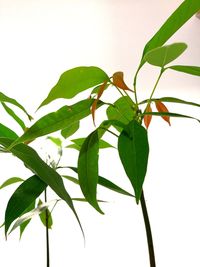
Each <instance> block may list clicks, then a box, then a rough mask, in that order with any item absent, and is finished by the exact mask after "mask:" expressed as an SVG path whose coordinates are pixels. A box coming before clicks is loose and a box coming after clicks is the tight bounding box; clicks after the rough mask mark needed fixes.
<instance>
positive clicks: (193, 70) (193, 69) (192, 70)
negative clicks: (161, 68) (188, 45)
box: [168, 65, 200, 76]
mask: <svg viewBox="0 0 200 267" xmlns="http://www.w3.org/2000/svg"><path fill="white" fill-rule="evenodd" d="M168 69H172V70H176V71H180V72H184V73H187V74H191V75H196V76H200V67H198V66H181V65H176V66H170V67H168Z"/></svg>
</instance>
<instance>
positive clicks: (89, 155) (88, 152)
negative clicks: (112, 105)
mask: <svg viewBox="0 0 200 267" xmlns="http://www.w3.org/2000/svg"><path fill="white" fill-rule="evenodd" d="M98 153H99V137H98V132H97V131H94V132H92V133H91V134H90V135H89V136H88V137H87V138H86V139H85V141H84V142H83V144H82V146H81V150H80V154H79V158H78V177H79V183H80V187H81V190H82V192H83V195H84V197H85V198H86V199H87V201H88V202H89V203H90V204H91V205H92V206H93V207H94V208H95V209H96V210H97V211H98V212H100V213H102V214H103V212H102V211H101V209H100V207H99V204H98V202H97V184H98V178H99V177H98V159H99V155H98Z"/></svg>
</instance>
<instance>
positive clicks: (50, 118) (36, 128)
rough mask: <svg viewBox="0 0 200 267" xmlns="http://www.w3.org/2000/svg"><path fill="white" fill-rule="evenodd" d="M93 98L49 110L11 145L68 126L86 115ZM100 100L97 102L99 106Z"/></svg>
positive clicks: (88, 113) (88, 112)
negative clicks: (53, 110)
mask: <svg viewBox="0 0 200 267" xmlns="http://www.w3.org/2000/svg"><path fill="white" fill-rule="evenodd" d="M92 103H93V100H91V99H86V100H82V101H80V102H78V103H76V104H74V105H72V106H64V107H62V108H61V109H59V110H57V111H56V112H51V113H49V114H47V115H45V116H44V117H42V118H41V119H39V120H38V121H36V122H35V123H34V124H33V125H32V126H31V127H30V128H29V129H28V130H27V131H26V132H25V133H24V134H23V135H22V136H21V137H20V138H19V139H17V140H16V141H15V142H14V143H13V144H12V146H14V145H16V144H19V143H22V142H26V141H29V140H32V139H35V138H37V137H40V136H43V135H46V134H50V133H53V132H56V131H58V130H61V129H64V128H66V127H68V126H70V125H71V124H72V123H75V122H77V121H79V120H81V119H83V118H85V117H87V116H88V115H90V106H91V104H92ZM100 105H101V102H99V106H100Z"/></svg>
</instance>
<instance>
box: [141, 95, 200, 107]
mask: <svg viewBox="0 0 200 267" xmlns="http://www.w3.org/2000/svg"><path fill="white" fill-rule="evenodd" d="M148 101H149V99H146V100H144V101H142V102H140V103H139V104H140V105H141V104H146V103H147V102H148ZM156 101H161V102H170V103H177V104H185V105H191V106H196V107H200V104H198V103H194V102H189V101H185V100H182V99H179V98H176V97H161V98H152V99H151V102H156Z"/></svg>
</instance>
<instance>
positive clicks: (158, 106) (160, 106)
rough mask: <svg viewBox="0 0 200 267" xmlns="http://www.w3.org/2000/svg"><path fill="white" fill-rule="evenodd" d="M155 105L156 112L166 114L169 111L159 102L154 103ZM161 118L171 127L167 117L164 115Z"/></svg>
mask: <svg viewBox="0 0 200 267" xmlns="http://www.w3.org/2000/svg"><path fill="white" fill-rule="evenodd" d="M155 104H156V108H157V110H158V112H166V113H168V112H169V110H168V109H167V107H166V106H165V105H164V104H163V103H162V102H161V101H156V102H155ZM147 112H151V111H147ZM162 118H163V120H165V121H166V122H168V123H169V125H171V124H170V117H169V116H166V115H164V116H162Z"/></svg>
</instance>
